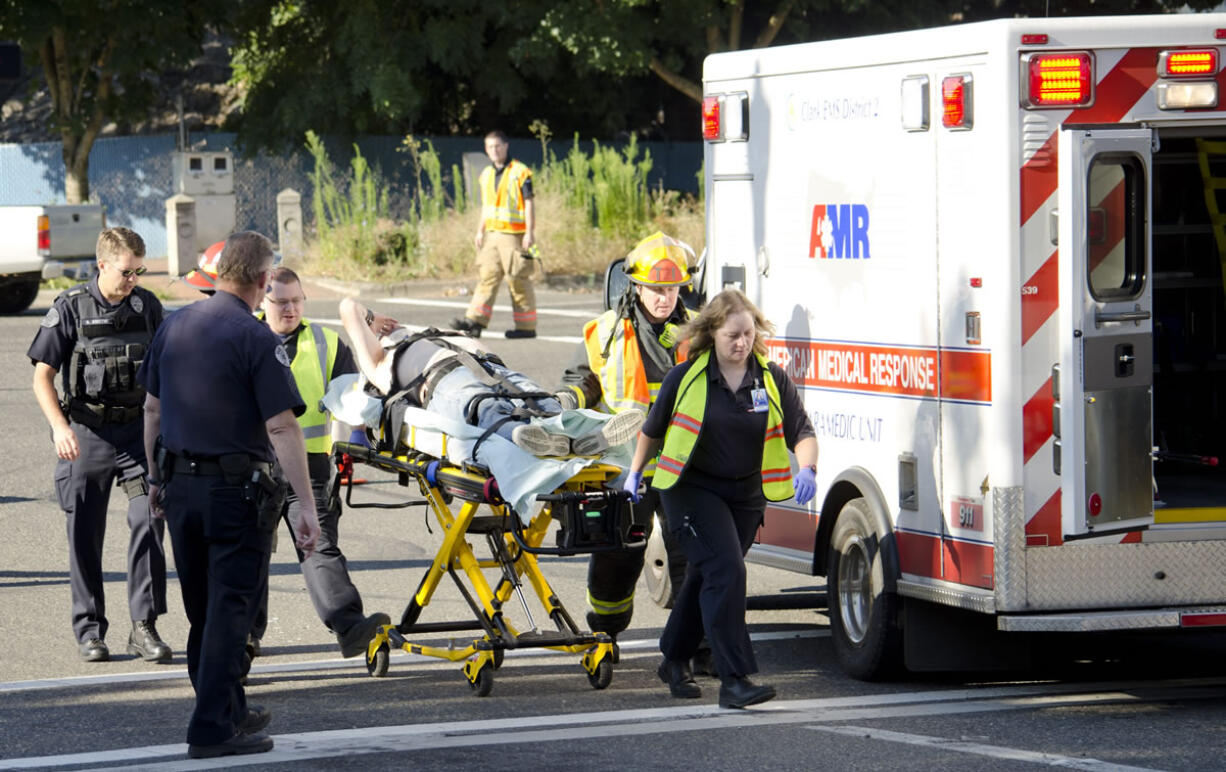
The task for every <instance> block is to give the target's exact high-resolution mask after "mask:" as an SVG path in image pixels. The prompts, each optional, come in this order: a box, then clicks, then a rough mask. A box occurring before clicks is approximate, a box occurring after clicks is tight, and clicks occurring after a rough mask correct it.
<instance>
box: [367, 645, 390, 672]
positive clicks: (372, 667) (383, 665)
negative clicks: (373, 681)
mask: <svg viewBox="0 0 1226 772" xmlns="http://www.w3.org/2000/svg"><path fill="white" fill-rule="evenodd" d="M388 657H389V654H388V646H387V641H384V642H383V643H381V644H379V648H377V649H375V656H374V657H367V658H366V672H367V673H370V674H371V676H373V677H375V678H382V677H383V676H385V675H387V664H388Z"/></svg>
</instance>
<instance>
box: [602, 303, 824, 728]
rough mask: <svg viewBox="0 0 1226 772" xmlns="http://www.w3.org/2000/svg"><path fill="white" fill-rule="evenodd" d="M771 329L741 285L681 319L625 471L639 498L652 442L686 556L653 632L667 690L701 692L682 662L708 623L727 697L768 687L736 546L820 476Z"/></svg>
mask: <svg viewBox="0 0 1226 772" xmlns="http://www.w3.org/2000/svg"><path fill="white" fill-rule="evenodd" d="M773 332H774V328H773V326H772V325H771V324H770V323H769V322H768V321H766V319H765V318H764V317H763V316H762V313H761V312H760V311H759V310H758V309H757V308H756V307H755V306H754V305H753V303H751V302H750V301H749V299H748V298H746V297H745V295H744V294H742V293H741V292H740V291H738V290H734V289H731V290H725V291H723V292H721V293H720V294H719V295H716V296H715V297H714V298H712V300H711V302H710V303H708V304H707V307H706V308H705V309H703V311H702V313H701V314H699V315H698V317H697V318H695V319H694V320H692V321H691V322H690V323H689V324H687V325H686V326H685V327H684V328H683V330H682V334H683V335H684V336H687V337H689V339H690V354H689V357H690V358H689V360H688V361H687V362H685V363H684V364H681V365H678V366H677V367H675V368H673V370H672V371H671V372H670V373H669V374H668V375H667V376H666V377H665V379H664V383H663V384H662V385H661V387H660V395H659V398H658V399H657V400H656V403H655V406H654V407H653V408H652V410H651V413H650V415H649V416H648V417H647V422H646V423H645V424H643V429H642V433H641V434H640V435H639V441H638V446H637V447H636V449H635V454H634V460H633V461H632V462H631V466H630V474H629V475H628V479H627V480H626V490H627V491H629V492H630V494H631V497H632V498H637V497H638V496H639V495H640V494H639V491H638V488H639V485H640V483H641V481H642V475H643V469H644V468H645V467H646V466H647V462H648V459H649V458H651V457H652V456H654V455H656V452H657V451H659V458H657V459H656V473H655V477H654V479H653V482H652V487H654V488H655V489H657V490H659V491H660V498H661V501H662V502H663V504H664V512H665V516H666V518H667V520H668V528H669V530H670V531H672V533H673V534H674V536H675V537H676V538H677V541H678V543H679V544H680V545H681V548H682V550H683V551H684V552H685V556H686V559H687V561H688V562H689V566H688V568H687V569H686V575H685V582H684V583H683V584H682V586H681V589H680V590H679V591H678V593H677V598H676V601H675V602H674V604H673V610H672V613H671V614H670V615H669V618H668V623H667V624H666V625H665V627H664V632H663V634H661V636H660V651H661V652H663V654H664V661H663V662H661V663H660V667H659V670H658V671H657V672H658V674H659V676H660V679H661V680H662V681H664V683H666V684H668V687H669V691H670V692H671V693H672V694H673V696H674V697H700V696H701V695H702V690H701V688H700V687H699V686H698V684H697V683H696V682H695V681H694V678H693V674H692V673H691V672H690V668H689V664H688V662H689V660H690V658H691V657H693V655H694V652H695V651H696V649H697V647H698V644H699V642H700V641H701V639H702V637H703V633H704V631H705V633H706V636H707V640H708V641H709V643H710V645H711V652H712V656H713V658H714V660H715V666H716V669H717V670H718V672H719V676H720V690H719V704H720V706H721V707H725V708H744V707H746V706H748V705H755V704H757V703H760V702H765V701H766V700H769V699H771V698H772V697H774V696H775V690H774V688H773V687H771V686H766V685H758V684H754V683H753V682H752V681H750V680H749V678H748V676H750V675H752V674H753V673H756V672H757V670H758V666H757V661H756V660H755V659H754V655H753V648H752V646H751V644H750V642H749V630H748V627H747V626H746V624H745V553H746V552H748V551H749V546H750V544H752V543H753V537H754V534H755V533H756V532H757V530H758V527H759V526H760V525H761V524H762V517H763V514H764V513H765V511H766V502H767V501H768V500H770V501H782V500H784V499H787V498H791V497H793V495H794V496H795V499H796V503H797V504H802V505H803V504H806V503H808V501H809V500H810V499H812V498H813V494H814V492H815V491H816V487H817V484H816V479H815V477H816V469H817V439H816V435H815V433H814V431H813V424H812V423H811V422H810V421H809V418H808V416H807V415H806V413H805V410H804V404H803V402H802V401H801V398H800V394H799V392H798V391H797V389H796V386H795V385H794V384H793V383H792V381H791V380H790V379H789V378H788V377H787V374H786V373H785V372H784V371H783V370H782V368H780V367H779V366H778V365H777V364H774V363H772V362H769V361H768V360H767V359H766V337H767V336H769V335H771V334H773ZM661 444H662V445H663V448H662V449H661ZM789 448H791V449H792V450H793V452H794V453H795V454H796V460H797V463H798V465H799V469H800V471H799V472H798V473H797V474H796V475H795V477H793V475H792V472H791V463H790V460H789V459H788V449H789Z"/></svg>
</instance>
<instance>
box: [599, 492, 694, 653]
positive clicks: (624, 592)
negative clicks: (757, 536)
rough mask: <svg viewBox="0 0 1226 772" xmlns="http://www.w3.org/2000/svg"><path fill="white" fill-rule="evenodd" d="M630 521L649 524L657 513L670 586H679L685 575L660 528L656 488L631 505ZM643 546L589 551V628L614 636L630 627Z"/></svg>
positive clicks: (678, 552)
mask: <svg viewBox="0 0 1226 772" xmlns="http://www.w3.org/2000/svg"><path fill="white" fill-rule="evenodd" d="M630 512H631V517H632V520H633V522H634V523H635V524H636V525H641V526H643V527H644V528H646V529H648V531H647V532H648V533H650V529H651V527H652V524H651V523H652V516H653V515H654V514H655V513H656V512H659V513H660V524H661V528H662V530H663V532H664V533H663V536H664V543H665V545H666V546H667V548H668V554H669V558H670V560H669V566H668V568H669V573H670V574H671V575H672V581H673V588H674V590H676V589H677V588H680V587H681V582H682V581H683V579H684V576H685V560H684V558H683V557H682V555H681V550H680V548H679V547H678V545H677V542H676V539H675V538H674V537H673V534H672V533H671V532H670V531H669V530H668V528H666V527H664V510H663V508H662V507H661V506H660V495H659V491H656V490H655V489H653V488H650V487H649V488H647V492H646V493H645V494H644V495H643V498H642V500H641V501H639V502H638V503H637V504H631V506H630ZM645 552H646V550H645V549H628V550H616V551H614V552H593V553H592V556H591V558H590V559H589V560H588V565H587V601H588V605H589V606H591V608H592V611H593V612H594V616H593V617H592V618H591V622H592V627H593V629H594V630H595V631H597V632H605V633H609V634H610V635H617V634H618V633H620V632H622V631H623V630H625V629H626V628H627V627H629V626H630V619H631V617H632V616H633V615H634V587H635V585H636V584H638V581H639V575H640V574H642V573H643V556H644V554H645Z"/></svg>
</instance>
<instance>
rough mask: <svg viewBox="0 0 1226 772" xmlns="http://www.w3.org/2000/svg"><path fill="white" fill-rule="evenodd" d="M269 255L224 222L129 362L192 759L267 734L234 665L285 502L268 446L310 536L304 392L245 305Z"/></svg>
mask: <svg viewBox="0 0 1226 772" xmlns="http://www.w3.org/2000/svg"><path fill="white" fill-rule="evenodd" d="M272 265H273V252H272V245H271V244H270V243H269V241H268V239H266V238H264V237H263V236H261V235H260V234H258V233H252V232H250V231H246V232H242V233H235V234H233V235H231V236H230V238H228V239H227V240H226V245H225V248H224V249H223V250H222V253H221V258H220V260H219V261H218V267H217V292H216V293H215V294H214V295H213V296H212V297H210V298H209V299H207V300H201V301H199V302H197V303H193V304H191V305H190V306H187V307H186V308H184V309H182V310H180V311H178V312H176V313H175V314H174V316H172V317H170V318H169V319H168V320H167V321H166V323H165V324H164V325H162V327H161V329H160V330H158V333H157V335H156V336H155V337H154V339H153V344H152V346H151V347H150V350H149V356H148V357H147V358H146V360H145V363H144V365H143V366H142V368H141V370H140V373H139V378H140V381H141V383H143V384H144V386H145V388H146V390H147V392H148V394H147V396H146V398H145V450H146V452H147V453H148V454H149V455H150V457H151V458H154V459H155V460H156V466H155V472H154V476H153V477H151V479H150V480H149V495H150V497H151V507H152V509H153V511H154V514H155V516H161V517H165V518H166V520H167V521H168V522H169V525H170V539H171V545H172V546H173V547H174V554H175V567H176V568H177V570H178V573H179V585H180V588H181V590H182V593H183V605H184V607H185V608H186V610H187V619H188V622H189V623H190V624H191V631H190V633H189V635H188V643H187V671H188V675H189V676H190V677H191V681H192V685H193V686H194V687H195V690H196V706H195V710H194V711H193V712H192V717H191V720H190V722H189V723H188V727H187V742H188V755H189V756H191V757H192V758H211V757H215V756H226V755H232V754H243V753H260V752H263V751H267V750H270V749H271V748H272V745H273V742H272V738H271V737H269V735H268V733H267V732H265V731H264V727H266V726H267V725H268V722H269V719H270V714H269V712H268V711H267V710H265V709H264V708H260V707H258V706H248V704H247V699H246V695H245V694H244V692H243V688H242V686H241V685H240V683H239V678H240V672H241V668H242V659H243V646H244V644H245V643H246V640H247V633H248V632H249V631H250V630H251V622H252V618H253V617H254V614H255V606H256V601H257V597H256V596H257V590H258V588H259V587H260V584H261V583H262V582H264V581H266V580H267V575H268V554H269V550H270V547H271V541H272V531H273V530H274V528H275V527H276V523H277V520H278V518H279V517H280V514H281V507H282V505H283V503H284V500H283V496H284V487H283V486H278V485H277V484H276V483H275V482H274V481H273V477H272V475H271V471H272V469H271V466H272V461H273V458H274V450H275V457H276V459H277V460H278V461H279V462H280V464H281V466H282V468H283V470H284V473H285V476H286V478H287V479H288V480H289V483H290V485H291V486H292V487H293V489H294V493H295V494H296V495H297V496H298V499H299V502H300V511H299V514H298V521H297V528H296V535H297V542H296V543H297V546H298V548H299V549H300V550H302V552H303V554H304V555H310V554H311V552H312V551H313V550H314V549H315V542H316V539H317V538H318V536H319V523H318V521H317V519H316V515H315V498H314V496H313V495H312V491H311V481H310V477H309V475H308V472H307V462H306V447H305V445H304V443H303V438H302V428H301V427H300V426H299V425H298V421H297V419H296V418H295V416H296V415H299V414H301V413H302V412H303V409H304V405H303V403H302V399H301V398H300V397H299V395H298V390H297V388H296V387H295V386H294V379H293V375H292V373H291V371H290V359H289V356H288V355H287V354H286V352H285V347H284V346H282V345H281V341H280V340H279V339H278V338H277V336H276V335H275V334H274V333H273V332H272V330H270V329H268V326H267V325H265V324H263V323H262V322H261V321H260V320H258V319H256V318H255V316H253V315H252V311H253V310H254V309H255V307H256V306H257V305H258V304H259V302H260V300H261V299H262V298H263V297H264V290H265V288H266V287H267V284H268V276H269V271H270V269H271V268H272ZM201 341H208V342H209V345H207V346H202V345H200V342H201Z"/></svg>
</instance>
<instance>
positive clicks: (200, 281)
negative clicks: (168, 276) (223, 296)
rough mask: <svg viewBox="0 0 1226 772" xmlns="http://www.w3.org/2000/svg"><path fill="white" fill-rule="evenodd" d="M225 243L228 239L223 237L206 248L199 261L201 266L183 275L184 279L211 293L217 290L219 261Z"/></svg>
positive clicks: (202, 290)
mask: <svg viewBox="0 0 1226 772" xmlns="http://www.w3.org/2000/svg"><path fill="white" fill-rule="evenodd" d="M225 245H226V240H225V239H222V240H221V241H219V242H217V243H216V244H213V245H212V246H210V247H209V248H208V249H206V250H204V252H203V253H202V254H201V255H200V260H199V262H198V263H197V265H198V266H199V267H198V268H196V270H194V271H189V272H188V274H187V275H186V276H184V277H183V281H185V282H187V283H188V284H190V285H192V286H193V287H195V288H196V289H198V290H200V291H201V292H207V293H210V294H211V293H213V292H215V291H216V290H217V262H218V260H220V259H221V248H222V247H224V246H225Z"/></svg>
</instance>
